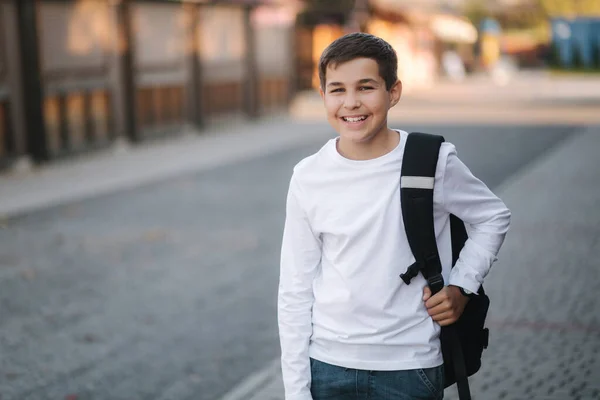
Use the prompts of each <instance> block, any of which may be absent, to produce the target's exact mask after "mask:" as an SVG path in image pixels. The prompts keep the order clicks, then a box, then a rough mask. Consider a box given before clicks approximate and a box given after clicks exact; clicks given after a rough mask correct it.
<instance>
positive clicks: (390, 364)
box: [309, 349, 444, 371]
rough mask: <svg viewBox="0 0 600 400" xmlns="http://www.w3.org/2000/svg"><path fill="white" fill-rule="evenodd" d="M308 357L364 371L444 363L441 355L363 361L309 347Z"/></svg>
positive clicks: (412, 367)
mask: <svg viewBox="0 0 600 400" xmlns="http://www.w3.org/2000/svg"><path fill="white" fill-rule="evenodd" d="M309 354H310V357H311V358H314V359H315V360H319V361H321V362H324V363H327V364H331V365H336V366H338V367H343V368H352V369H360V370H366V371H405V370H413V369H419V368H434V367H439V366H440V365H442V364H443V363H444V359H443V357H442V356H441V355H440V356H439V357H435V358H430V359H417V360H402V361H396V360H382V361H364V360H348V359H339V358H335V357H330V356H328V355H326V354H322V353H319V352H318V351H315V350H313V349H311V350H310V351H309Z"/></svg>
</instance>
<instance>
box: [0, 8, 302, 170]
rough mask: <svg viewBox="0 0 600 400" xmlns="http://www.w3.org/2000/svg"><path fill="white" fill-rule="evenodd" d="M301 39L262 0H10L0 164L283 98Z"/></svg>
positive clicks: (0, 68) (2, 49)
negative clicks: (297, 40) (296, 40)
mask: <svg viewBox="0 0 600 400" xmlns="http://www.w3.org/2000/svg"><path fill="white" fill-rule="evenodd" d="M292 44H293V20H292V19H290V18H288V17H286V16H285V15H284V14H282V13H281V10H278V9H276V8H273V7H269V6H268V5H265V4H261V2H260V1H254V0H253V1H250V0H237V1H236V0H229V1H216V2H215V1H213V2H210V3H209V2H206V3H203V2H186V1H166V0H164V1H142V0H139V1H135V0H129V1H127V0H121V1H109V0H78V1H67V0H62V1H59V0H39V1H33V0H32V1H29V0H28V1H23V0H0V167H2V166H7V165H10V164H11V163H13V162H14V161H15V160H17V159H20V158H23V157H30V158H32V159H33V160H36V161H44V160H51V159H53V158H57V157H61V156H64V155H71V154H76V153H81V152H84V151H89V150H93V149H96V148H98V147H105V146H107V145H110V144H111V143H112V142H114V141H115V140H116V139H117V138H123V139H126V140H129V141H133V142H136V141H141V140H145V139H148V138H151V137H156V136H165V135H173V134H176V133H177V132H181V130H182V128H184V127H185V126H195V127H199V126H201V125H202V124H203V123H204V122H206V121H210V120H211V118H214V117H217V116H219V115H223V114H225V115H229V114H243V115H246V116H249V117H251V118H253V117H257V116H258V115H260V114H261V113H265V112H269V111H271V110H274V109H277V108H278V107H281V106H285V105H286V104H287V102H288V100H289V98H290V96H291V90H290V85H291V76H292V60H293V58H292V56H293V55H292V51H293V45H292Z"/></svg>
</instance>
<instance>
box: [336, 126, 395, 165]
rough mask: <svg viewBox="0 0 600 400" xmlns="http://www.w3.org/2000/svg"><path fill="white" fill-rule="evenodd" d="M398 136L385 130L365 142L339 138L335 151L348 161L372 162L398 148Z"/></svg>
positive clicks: (389, 130)
mask: <svg viewBox="0 0 600 400" xmlns="http://www.w3.org/2000/svg"><path fill="white" fill-rule="evenodd" d="M399 141H400V135H399V134H398V132H396V131H394V130H392V129H389V128H387V127H386V128H385V130H384V131H382V132H380V133H378V134H377V135H375V136H374V137H373V138H372V139H371V140H369V141H367V142H362V143H360V142H359V143H357V142H353V141H350V140H344V138H343V137H339V138H338V140H337V143H336V147H337V151H338V153H340V155H342V156H343V157H345V158H347V159H350V160H357V161H362V160H372V159H375V158H379V157H381V156H383V155H386V154H387V153H389V152H390V151H392V150H394V149H395V148H396V146H398V142H399Z"/></svg>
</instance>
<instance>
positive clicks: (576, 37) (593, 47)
mask: <svg viewBox="0 0 600 400" xmlns="http://www.w3.org/2000/svg"><path fill="white" fill-rule="evenodd" d="M551 23H552V47H553V49H554V52H555V58H556V59H555V60H554V61H555V62H557V63H558V65H559V66H560V67H563V68H574V67H581V68H584V69H592V68H599V67H600V18H598V17H596V18H590V17H580V18H575V19H567V18H554V19H552V21H551Z"/></svg>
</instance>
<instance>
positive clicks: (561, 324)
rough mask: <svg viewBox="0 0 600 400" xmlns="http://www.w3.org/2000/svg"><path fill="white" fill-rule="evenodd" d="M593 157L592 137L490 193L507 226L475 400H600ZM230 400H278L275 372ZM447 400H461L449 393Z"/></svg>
mask: <svg viewBox="0 0 600 400" xmlns="http://www.w3.org/2000/svg"><path fill="white" fill-rule="evenodd" d="M598 149H600V128H590V129H589V130H588V131H587V132H586V133H585V134H582V135H579V136H576V137H574V138H571V139H569V141H568V142H566V143H565V144H564V145H563V146H561V147H559V148H558V149H556V150H555V151H553V152H551V153H549V154H547V155H546V156H544V157H543V158H542V159H540V160H537V161H536V162H535V163H534V164H533V165H532V166H531V168H528V169H525V170H523V171H522V172H520V173H519V174H518V175H517V176H516V177H513V178H511V180H510V181H508V182H505V183H504V184H503V185H502V186H501V187H499V188H498V189H497V190H496V192H497V193H498V194H499V195H500V196H501V197H502V198H503V200H505V202H506V204H507V205H508V206H509V208H510V209H511V210H512V213H513V219H512V227H511V231H510V233H509V235H508V236H507V240H506V243H505V245H504V247H503V249H502V251H501V253H500V260H499V261H498V263H497V264H495V266H494V268H493V270H492V272H491V273H490V275H489V276H488V278H487V279H486V282H485V287H486V289H487V291H488V294H489V295H490V297H491V299H492V307H491V310H490V314H489V317H488V326H489V327H490V330H491V339H490V346H489V348H488V349H487V350H486V351H485V353H484V362H483V367H482V369H481V370H480V372H479V373H477V374H476V375H475V376H474V377H472V378H471V379H470V383H471V390H472V394H473V398H474V399H475V400H496V399H509V400H598V399H600V314H599V312H598V310H600V300H598V296H597V294H598V293H599V292H600V264H599V261H598V253H599V252H600V212H599V211H598V210H599V209H600V158H599V157H598V155H597V151H598ZM227 399H228V400H241V399H245V400H248V399H250V400H282V399H283V385H282V382H281V376H280V370H279V367H278V366H277V365H276V364H272V365H269V366H268V367H267V368H266V369H265V370H264V371H263V375H262V380H260V381H255V382H254V386H252V387H246V392H245V393H243V394H239V393H238V394H237V397H230V398H227ZM445 399H449V400H456V399H458V395H457V392H456V388H455V386H452V387H450V388H448V389H446V391H445Z"/></svg>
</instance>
